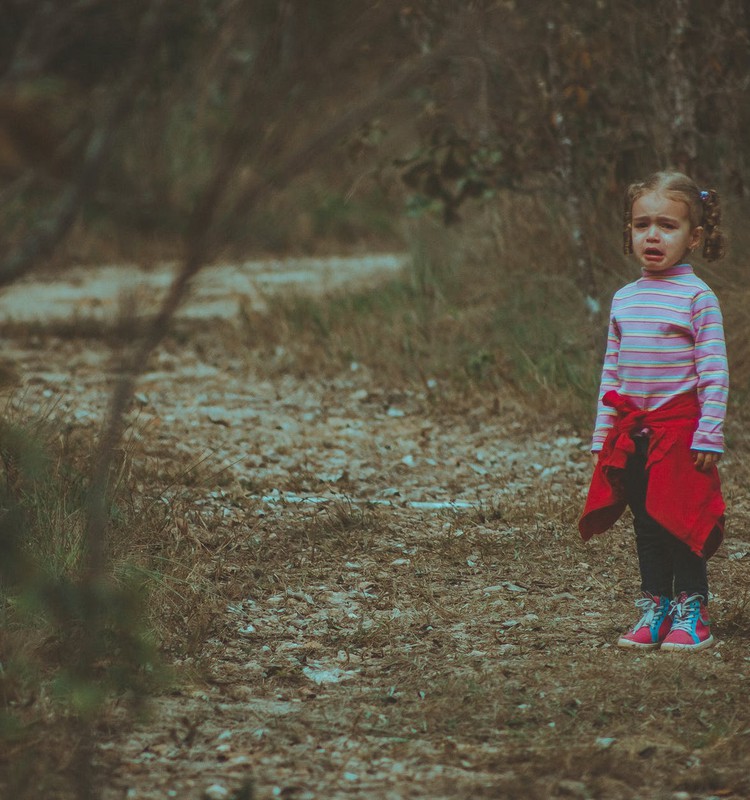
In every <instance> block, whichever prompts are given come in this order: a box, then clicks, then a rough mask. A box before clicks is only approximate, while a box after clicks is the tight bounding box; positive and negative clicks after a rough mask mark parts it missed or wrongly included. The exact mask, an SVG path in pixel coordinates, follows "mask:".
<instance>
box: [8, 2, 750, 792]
mask: <svg viewBox="0 0 750 800" xmlns="http://www.w3.org/2000/svg"><path fill="white" fill-rule="evenodd" d="M749 22H750V20H749V19H748V9H747V8H746V4H745V3H743V2H742V1H741V0H720V1H719V2H708V0H676V1H675V2H672V3H669V4H667V3H647V2H641V0H632V1H631V2H618V3H609V2H604V0H590V2H577V3H573V2H547V0H540V1H539V2H533V3H531V2H529V3H525V2H520V1H518V0H504V1H502V2H500V1H492V0H476V1H475V2H450V1H448V0H446V2H430V0H421V1H418V2H410V3H406V2H390V1H389V0H382V1H381V2H373V1H372V0H348V2H346V3H340V2H335V0H314V1H313V2H300V1H299V0H196V2H191V3H183V2H176V0H132V1H131V2H129V3H127V4H124V3H111V2H106V0H75V1H73V0H71V2H68V3H65V4H58V3H54V2H48V1H47V0H4V2H3V4H2V12H1V13H0V179H1V180H2V186H1V187H0V198H1V201H2V208H3V213H2V218H0V237H1V238H2V249H1V250H0V285H7V284H10V283H12V282H14V281H17V280H19V279H22V278H24V276H27V275H28V274H30V273H31V272H32V271H33V272H36V273H39V274H51V273H53V272H58V271H62V270H65V269H66V268H68V267H70V266H73V265H81V264H90V265H100V264H102V263H113V262H133V263H137V264H139V265H140V266H141V267H143V268H145V269H148V268H149V267H150V266H152V265H154V264H157V263H161V262H164V261H168V262H173V263H174V264H175V265H176V266H175V279H174V283H173V284H172V287H171V290H170V292H169V293H168V294H167V296H166V297H165V299H164V302H163V305H162V307H161V309H160V311H159V312H158V313H157V314H156V315H155V316H154V317H153V318H150V319H149V320H147V321H146V322H145V323H144V322H143V320H139V318H138V316H137V313H136V311H137V310H136V309H124V310H123V313H122V315H121V318H120V319H118V320H117V321H116V323H113V324H112V325H109V326H107V325H102V326H99V327H96V328H95V329H90V328H87V329H81V328H80V327H79V328H78V329H77V328H76V327H75V325H73V326H72V327H71V328H70V329H68V330H66V331H58V332H57V335H64V336H69V337H71V338H73V339H75V340H76V341H80V343H81V347H86V343H87V341H89V340H92V339H97V340H98V339H106V340H107V341H110V342H111V343H112V346H113V348H114V351H115V352H116V353H118V354H119V355H118V357H119V358H120V360H121V368H120V370H119V372H118V378H117V380H116V381H115V384H114V386H113V394H112V400H111V405H110V409H109V412H108V415H107V418H106V419H105V420H104V422H103V426H102V430H101V431H100V433H99V435H98V437H97V438H96V439H95V440H89V441H83V442H78V443H77V444H76V446H75V447H70V444H69V443H68V444H67V445H66V448H67V449H65V452H64V453H61V452H60V450H59V447H60V445H59V436H58V435H57V433H55V432H54V431H52V432H51V431H50V430H48V429H47V428H46V427H45V426H44V425H43V424H41V423H34V424H31V423H30V422H29V420H28V419H24V415H23V413H22V412H19V411H18V410H16V411H14V413H13V415H10V414H9V413H7V414H6V417H5V418H4V419H3V421H2V428H1V431H2V439H1V440H0V452H1V453H2V464H0V477H1V478H2V483H3V486H2V488H1V489H0V513H1V514H2V517H0V525H2V529H1V531H0V534H1V538H0V550H1V553H0V579H1V580H2V597H1V600H2V609H1V610H0V740H2V741H3V742H4V746H6V747H7V748H8V750H7V752H8V753H12V754H13V758H8V759H3V758H2V757H0V761H2V762H4V767H5V768H7V769H9V770H10V772H11V773H12V774H11V777H10V778H8V780H11V781H16V782H17V785H19V786H20V785H21V784H23V783H24V781H25V780H26V777H23V778H20V777H19V775H23V776H27V771H28V770H31V771H33V770H34V769H39V768H40V766H39V765H40V764H42V765H43V764H44V759H42V760H41V761H37V762H34V763H31V760H30V759H27V760H26V761H24V759H23V758H22V757H21V756H22V755H23V754H24V753H28V752H31V748H32V745H34V746H36V745H37V744H38V742H39V734H38V726H39V725H42V724H43V725H44V726H46V727H45V730H48V731H52V730H54V731H57V732H58V738H55V736H50V738H49V739H47V740H46V741H48V742H49V748H50V750H51V751H55V747H56V746H57V745H55V742H56V741H57V742H59V740H60V739H64V738H65V736H66V733H64V731H68V730H69V729H70V727H71V726H72V727H73V728H74V729H75V730H76V731H77V736H78V739H77V741H79V742H80V748H79V751H80V754H82V755H81V756H80V757H81V759H82V761H81V762H80V763H78V762H75V763H74V767H75V769H77V770H78V771H79V772H80V773H81V774H85V773H86V770H85V769H84V770H83V771H82V772H81V769H82V768H81V763H84V762H85V761H86V758H87V754H88V752H89V750H88V749H87V748H89V747H90V745H91V741H90V734H84V733H83V732H82V731H83V730H84V729H88V728H89V722H90V720H91V719H92V717H93V716H96V714H99V713H102V712H101V710H102V707H103V706H104V705H105V704H106V703H107V702H108V700H109V699H111V697H112V695H113V694H114V695H118V696H119V695H120V694H121V693H122V692H123V691H125V690H128V691H129V692H131V694H132V696H133V697H139V696H140V695H141V693H142V692H147V691H148V690H149V686H150V685H151V682H153V681H157V679H156V678H155V677H153V674H152V673H153V669H152V662H154V661H155V660H156V656H155V654H154V650H155V649H156V650H158V649H166V650H167V651H169V648H170V647H175V646H176V645H175V643H174V642H173V641H171V640H170V634H169V633H168V631H166V630H165V629H164V627H165V623H164V621H163V620H162V621H161V622H160V621H159V618H158V616H159V615H158V613H154V612H153V610H152V611H150V612H149V613H148V614H145V612H144V610H143V609H142V608H139V606H138V603H137V595H138V593H139V592H140V588H142V587H141V585H140V584H138V585H137V586H136V587H135V588H134V584H132V583H129V582H128V581H129V579H128V578H127V577H123V574H124V572H123V570H122V568H121V567H122V563H123V562H125V561H127V558H128V555H127V551H128V542H127V540H124V541H123V539H122V536H121V535H120V534H121V533H122V531H123V530H126V529H127V528H128V518H127V514H125V519H124V520H123V519H122V518H118V517H117V515H115V514H113V511H112V509H113V508H115V507H116V506H117V504H116V503H115V498H117V497H119V495H118V492H120V491H121V489H122V486H121V484H120V482H119V481H120V480H121V479H122V475H123V474H124V472H123V463H124V461H125V460H126V458H127V454H126V453H125V454H123V453H124V450H123V447H122V436H123V432H124V430H125V427H126V422H125V419H126V416H127V413H128V411H129V409H130V408H131V405H132V399H133V392H134V385H135V380H136V378H137V375H138V373H139V371H141V370H142V369H143V368H144V365H145V364H146V363H147V362H148V359H149V357H150V356H151V355H152V354H153V353H154V352H155V351H156V349H157V348H158V347H159V346H160V345H161V344H162V343H163V342H164V341H165V340H167V339H168V338H169V337H170V336H178V337H179V336H184V335H185V334H184V332H179V331H175V330H173V329H172V328H171V320H172V318H173V315H174V312H175V310H176V309H177V308H178V307H179V306H180V304H181V303H182V302H183V300H184V298H185V297H186V296H187V293H188V292H189V289H190V285H191V282H192V280H193V278H194V277H195V276H196V275H197V274H198V272H199V271H200V270H201V269H202V268H203V267H204V266H206V265H208V264H213V263H217V262H225V261H231V260H235V261H241V260H243V259H247V258H250V257H264V256H271V255H274V256H277V255H278V256H288V255H328V254H342V253H352V254H357V253H362V252H372V251H387V252H390V251H407V252H408V253H409V254H410V259H409V266H408V268H407V272H406V274H405V276H404V277H403V278H401V279H399V280H396V281H393V282H390V283H388V285H387V286H385V287H381V289H380V290H379V291H377V292H365V291H363V292H362V293H360V294H356V295H354V296H349V297H332V298H328V299H325V300H318V301H311V300H302V299H299V298H296V299H291V300H289V299H286V300H281V299H279V300H277V301H275V304H274V305H273V306H272V307H271V308H270V309H269V312H268V314H266V315H265V316H263V315H249V316H248V318H247V320H246V324H247V326H248V330H249V333H248V337H249V338H250V339H252V341H253V346H255V347H257V348H259V349H260V350H261V351H263V352H268V353H270V352H273V349H274V348H275V347H276V346H277V345H279V343H281V342H283V344H284V345H285V347H286V352H287V361H286V362H285V369H287V370H288V371H289V372H290V373H292V374H295V375H299V376H304V375H306V374H309V373H316V374H329V375H335V374H337V373H338V372H341V371H343V370H346V369H348V368H349V365H350V364H351V363H352V361H356V362H358V363H362V364H365V365H367V366H368V367H371V368H372V369H373V370H374V371H376V372H377V373H378V374H379V376H380V379H381V380H382V381H384V382H385V383H387V384H388V385H390V386H395V387H398V386H402V387H403V386H409V385H412V384H415V383H416V384H419V385H425V384H426V383H427V382H428V379H429V380H432V381H436V380H437V381H439V382H440V384H441V386H444V387H449V388H447V389H445V390H444V392H443V394H442V395H441V398H440V402H441V403H445V404H451V403H456V404H459V405H460V404H461V403H462V402H463V401H464V400H465V398H466V397H467V396H471V395H486V394H498V393H507V394H513V395H514V396H517V397H520V398H522V399H523V402H524V403H527V404H528V407H529V409H530V410H531V411H530V413H534V410H536V413H542V412H543V413H544V414H546V415H555V416H558V417H559V418H561V419H563V420H565V421H566V423H567V424H569V425H570V426H571V427H573V428H575V429H577V430H581V431H584V430H586V429H587V426H588V425H589V423H590V416H591V397H592V395H593V393H594V392H595V387H596V382H597V378H598V375H597V372H598V369H599V361H600V358H601V351H602V346H603V331H604V328H605V325H606V308H607V304H608V299H609V297H610V296H611V292H612V290H613V288H615V287H616V286H619V285H621V284H622V283H623V282H624V280H626V279H627V277H628V276H630V275H631V274H632V265H630V264H628V262H627V260H626V259H625V257H624V256H623V255H622V253H621V237H620V230H621V213H622V208H621V199H622V195H623V191H624V188H625V186H626V185H627V184H628V183H629V182H631V181H632V180H634V179H636V178H638V177H641V176H643V175H645V174H647V173H649V172H651V171H653V170H655V169H659V168H664V167H668V166H672V167H676V168H679V169H681V170H683V171H685V172H687V173H689V174H691V175H693V176H694V177H695V178H696V179H697V180H698V182H699V183H700V184H701V186H705V187H707V188H717V189H718V190H719V191H720V193H721V196H722V200H723V208H724V214H725V219H724V221H725V228H726V230H727V232H728V234H729V241H730V248H729V251H728V255H727V258H726V259H725V260H724V261H722V262H719V263H718V264H717V265H711V266H710V267H708V266H707V265H705V264H700V265H699V269H700V270H701V274H702V275H705V276H706V278H707V280H708V281H709V283H710V284H711V285H712V286H713V288H714V289H715V290H716V291H717V293H718V295H719V297H720V300H721V302H722V307H723V309H724V313H725V318H726V323H727V331H728V339H729V349H730V359H731V367H732V409H731V414H730V419H731V423H730V428H729V430H728V439H729V442H730V445H731V446H732V447H733V448H735V449H736V451H737V452H743V451H744V448H746V447H747V435H746V433H745V429H746V421H747V420H746V414H745V412H743V410H742V409H743V406H744V400H745V398H746V396H747V390H748V381H749V380H750V368H749V367H748V363H750V362H749V360H748V355H749V352H748V347H750V344H749V342H750V339H749V338H748V336H747V331H748V325H749V324H750V322H749V320H748V313H749V312H748V309H749V308H750V303H749V302H748V301H749V300H750V279H749V278H748V271H747V268H746V266H747V263H748V259H749V258H750V238H748V226H747V225H746V224H744V219H745V218H746V216H747V214H748V211H750V200H749V198H748V185H747V183H748V158H750V139H748V137H747V135H746V131H747V129H748V125H749V124H750V104H748V88H749V85H748V84H749V82H750V33H749V30H748V23H749ZM0 333H2V334H3V335H4V336H6V337H8V338H9V339H12V338H14V337H16V338H18V337H20V338H23V337H28V336H31V335H36V334H38V331H36V332H35V331H29V330H28V329H24V328H23V326H21V327H19V326H18V325H13V324H8V323H3V322H2V321H0ZM216 335H217V336H221V335H222V334H221V332H216ZM18 369H19V365H14V364H12V363H10V362H7V363H4V365H3V367H2V381H3V382H4V383H5V384H7V388H8V390H9V391H10V390H12V387H13V385H14V384H16V383H18V382H19V380H21V379H22V375H19V374H18ZM51 464H54V465H56V466H55V469H54V470H51V468H50V465H51ZM60 465H63V466H62V467H61V466H60ZM61 476H64V479H63V478H62V477H61ZM30 487H33V488H30ZM118 502H119V501H118ZM131 502H132V503H133V505H132V507H130V506H129V508H130V509H131V512H132V514H133V515H137V514H138V513H139V512H138V503H137V501H131ZM117 507H118V508H120V511H118V514H120V515H122V514H123V513H125V512H123V511H122V508H121V506H117ZM51 508H56V509H58V511H55V512H53V511H51V510H50V509H51ZM61 508H64V509H66V510H65V513H64V514H63V513H62V512H60V511H59V509H61ZM71 509H73V510H71ZM56 514H58V515H62V516H64V518H65V520H66V524H68V525H69V524H71V520H75V525H76V526H77V529H78V530H79V532H80V536H79V539H77V540H76V545H75V547H73V548H72V551H71V552H68V553H64V554H62V555H60V557H59V558H58V560H57V561H56V563H55V564H54V565H51V564H50V563H49V555H48V553H49V545H50V539H51V537H53V536H54V527H55V526H54V525H52V524H51V523H50V520H51V519H52V518H53V517H55V515H56ZM130 519H131V521H132V517H131V518H130ZM113 531H117V532H118V537H117V538H118V540H117V545H116V546H114V545H113V543H112V541H111V538H112V533H113ZM30 543H33V546H32V545H31V544H30ZM115 567H116V568H115ZM139 580H140V579H139ZM165 643H166V644H165ZM51 683H54V685H55V687H56V688H55V692H56V695H55V696H56V698H57V700H56V703H57V704H53V705H52V706H49V705H44V711H43V713H42V711H40V708H41V705H42V702H41V700H40V698H41V697H46V694H45V690H44V689H43V687H45V686H49V685H51ZM50 708H53V710H52V711H51V710H50ZM60 731H63V732H62V733H61V732H60ZM19 764H20V765H21V766H19ZM14 771H15V772H14ZM84 783H85V781H84ZM89 790H91V789H90V787H89V789H87V790H86V791H89ZM91 791H93V790H91Z"/></svg>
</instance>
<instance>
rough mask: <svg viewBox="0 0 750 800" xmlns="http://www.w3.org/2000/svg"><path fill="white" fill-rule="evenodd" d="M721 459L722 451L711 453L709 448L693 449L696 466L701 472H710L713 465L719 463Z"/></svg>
mask: <svg viewBox="0 0 750 800" xmlns="http://www.w3.org/2000/svg"><path fill="white" fill-rule="evenodd" d="M720 459H721V453H711V452H709V451H708V450H693V461H694V462H695V468H696V469H698V470H700V471H701V472H708V470H710V469H711V467H713V466H716V464H718V463H719V461H720Z"/></svg>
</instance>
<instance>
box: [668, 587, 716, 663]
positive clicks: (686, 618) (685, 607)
mask: <svg viewBox="0 0 750 800" xmlns="http://www.w3.org/2000/svg"><path fill="white" fill-rule="evenodd" d="M671 613H672V629H671V630H670V631H669V633H668V634H667V636H666V638H665V639H664V641H663V642H662V643H661V649H662V650H703V648H704V647H711V645H712V644H713V643H714V637H713V636H711V621H710V619H709V616H708V609H707V608H706V604H705V601H704V599H703V597H702V595H699V594H694V595H691V596H690V597H688V596H687V593H686V592H683V593H682V594H681V595H680V596H679V597H678V598H677V599H676V600H673V601H672V609H671Z"/></svg>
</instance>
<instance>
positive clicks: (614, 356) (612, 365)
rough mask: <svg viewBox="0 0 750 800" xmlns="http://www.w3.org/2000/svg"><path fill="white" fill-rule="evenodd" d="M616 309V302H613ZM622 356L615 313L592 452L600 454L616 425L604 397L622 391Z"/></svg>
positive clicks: (603, 373) (614, 412)
mask: <svg viewBox="0 0 750 800" xmlns="http://www.w3.org/2000/svg"><path fill="white" fill-rule="evenodd" d="M612 305H613V308H614V301H613V304H612ZM619 355H620V329H619V327H618V326H617V322H616V320H615V316H614V313H613V312H612V311H611V312H610V315H609V329H608V331H607V351H606V352H605V354H604V366H603V368H602V379H601V384H600V386H599V402H598V405H597V413H596V424H595V425H594V438H593V442H592V444H591V450H592V452H594V453H598V452H599V451H600V450H601V449H602V445H603V444H604V440H605V439H606V438H607V434H608V433H609V430H610V428H611V427H612V425H614V422H615V419H616V417H617V412H616V411H615V410H614V409H613V408H610V407H609V406H605V405H604V403H603V402H602V398H603V397H604V395H605V394H606V393H607V392H608V391H610V389H614V390H615V391H619V390H620V379H619V378H618V377H617V361H618V358H619Z"/></svg>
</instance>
